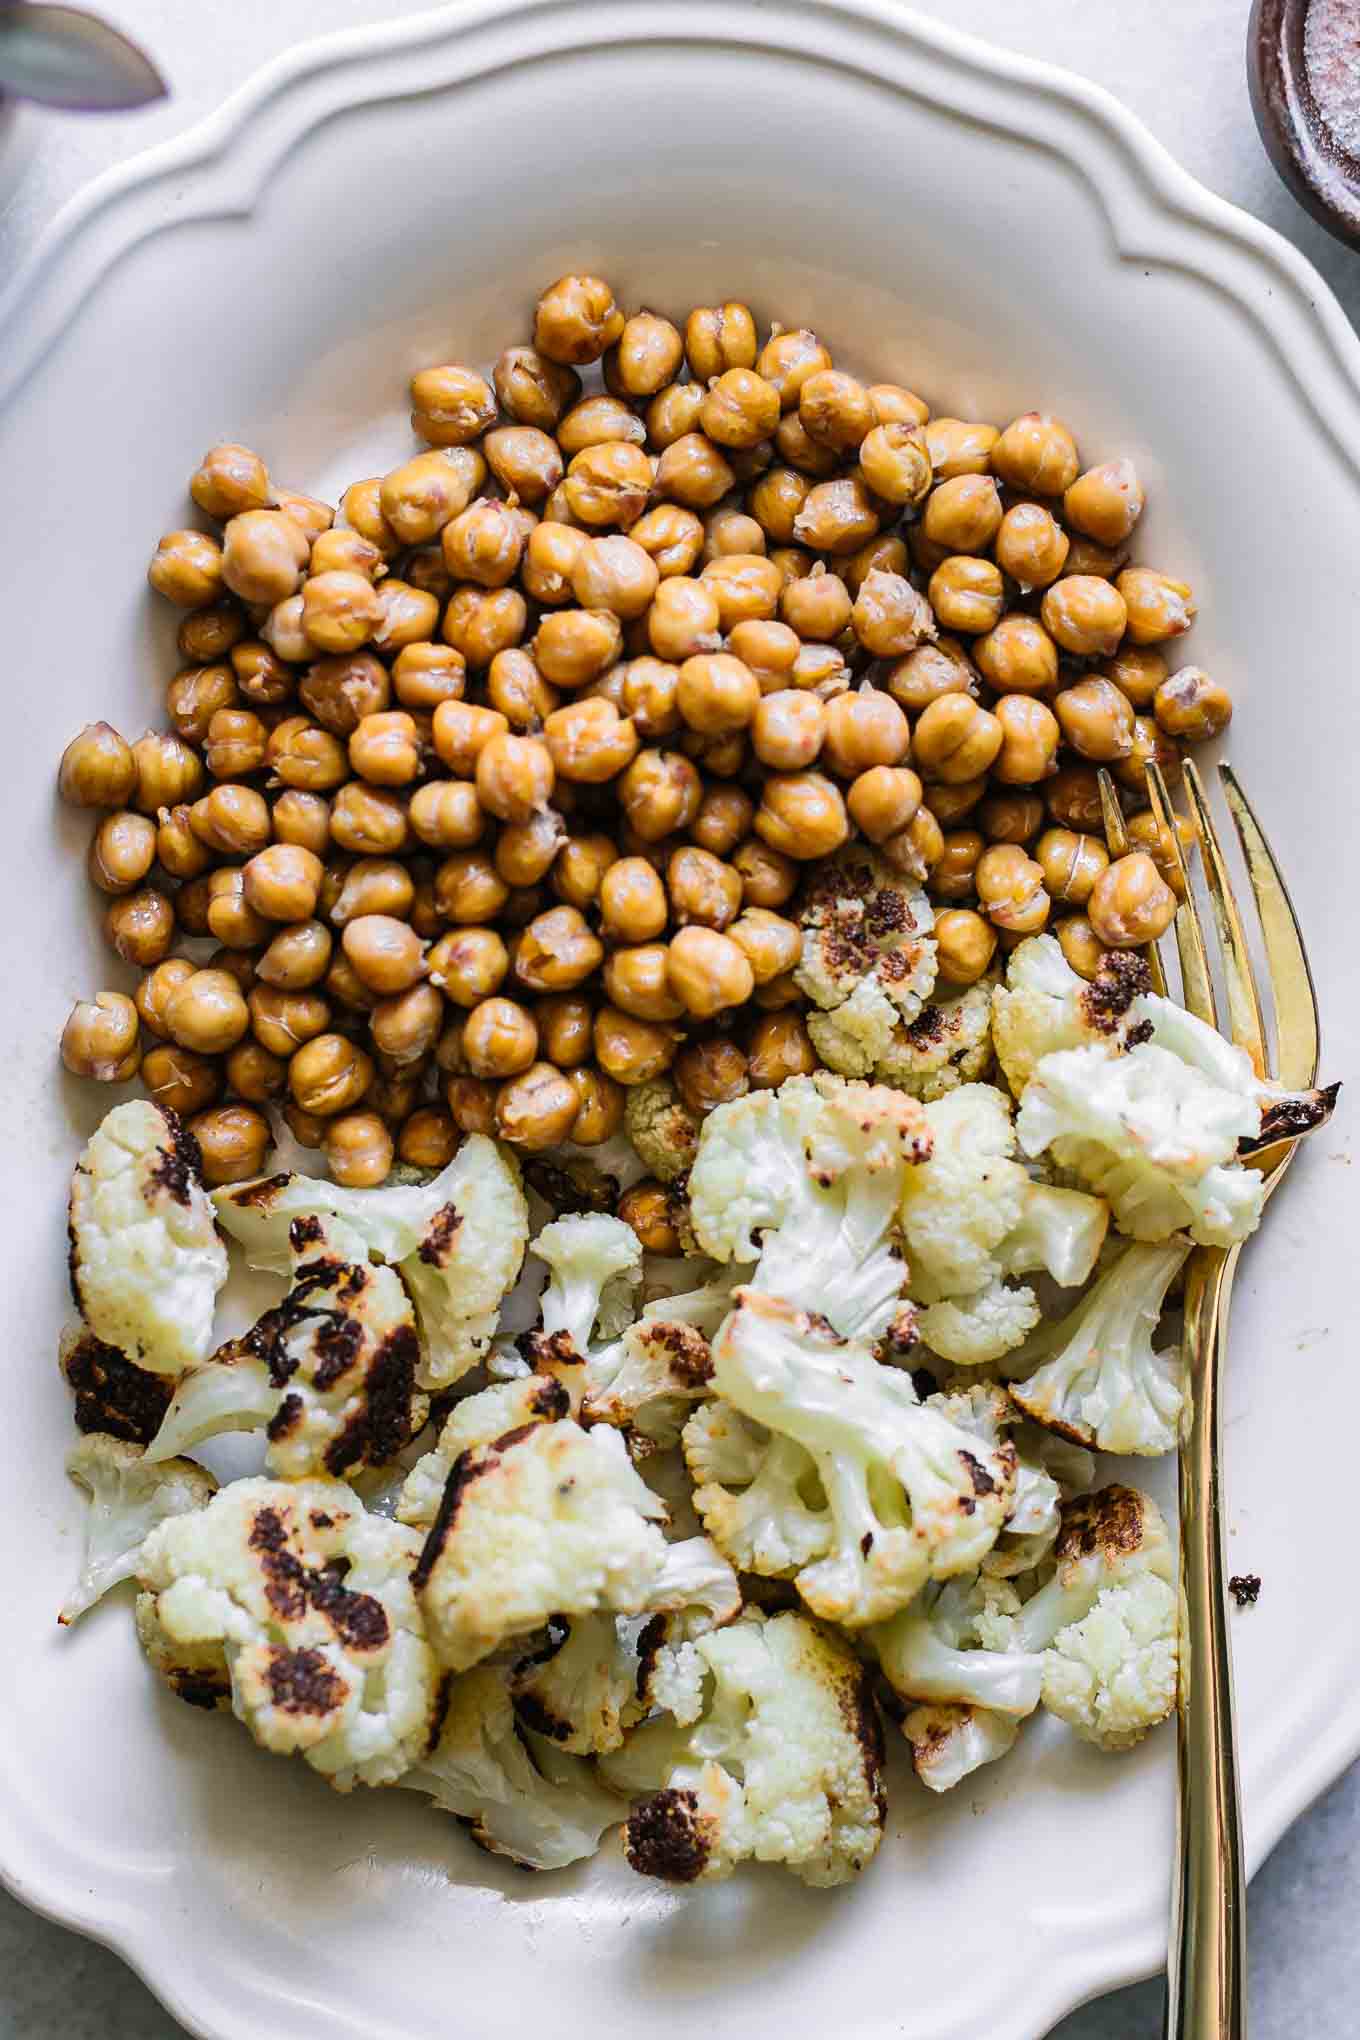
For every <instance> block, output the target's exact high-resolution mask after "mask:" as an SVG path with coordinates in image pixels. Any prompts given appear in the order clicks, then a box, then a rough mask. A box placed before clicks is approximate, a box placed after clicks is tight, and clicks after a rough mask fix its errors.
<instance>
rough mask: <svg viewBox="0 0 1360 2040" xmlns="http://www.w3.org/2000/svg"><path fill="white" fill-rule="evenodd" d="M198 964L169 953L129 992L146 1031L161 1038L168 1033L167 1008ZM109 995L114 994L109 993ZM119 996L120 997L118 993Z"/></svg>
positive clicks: (184, 957)
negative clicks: (134, 989)
mask: <svg viewBox="0 0 1360 2040" xmlns="http://www.w3.org/2000/svg"><path fill="white" fill-rule="evenodd" d="M196 969H197V965H195V964H192V963H190V961H189V959H188V957H186V956H168V957H167V958H166V959H165V962H164V963H158V964H157V965H156V967H155V969H154V970H150V971H148V972H147V974H146V976H145V977H144V978H143V979H142V981H141V983H140V984H139V985H138V987H137V989H136V991H135V992H134V993H133V995H132V1000H133V1004H134V1005H135V1006H136V1008H137V1012H138V1015H139V1017H140V1019H141V1023H142V1025H143V1027H145V1028H146V1030H147V1032H148V1033H149V1034H154V1035H156V1036H157V1038H158V1039H160V1040H164V1039H165V1038H166V1036H167V1035H168V1034H169V1032H170V1027H169V1023H168V1022H167V1020H166V1017H165V1015H166V1008H167V1007H168V1006H169V1004H170V1001H171V999H172V998H173V997H174V995H175V993H176V992H177V991H178V990H179V988H180V986H181V985H183V984H184V983H186V982H187V980H188V979H189V978H191V977H192V976H193V975H194V972H195V970H196ZM110 996H113V995H112V994H111V995H110ZM118 996H121V994H119V995H118Z"/></svg>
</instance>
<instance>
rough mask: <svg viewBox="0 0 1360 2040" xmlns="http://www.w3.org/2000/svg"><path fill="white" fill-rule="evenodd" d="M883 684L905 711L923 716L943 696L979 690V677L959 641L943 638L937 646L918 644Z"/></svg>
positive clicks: (893, 667)
mask: <svg viewBox="0 0 1360 2040" xmlns="http://www.w3.org/2000/svg"><path fill="white" fill-rule="evenodd" d="M883 684H884V686H885V687H886V688H887V690H888V692H889V694H891V696H892V698H893V700H894V701H896V702H897V703H898V704H899V705H900V706H901V707H902V708H905V709H909V710H910V711H911V713H912V714H913V715H919V714H920V712H921V710H922V709H924V708H928V707H929V706H930V704H931V702H932V701H935V700H938V698H939V697H940V695H942V694H967V693H970V692H972V691H975V689H976V687H977V674H976V673H975V672H974V670H973V667H972V664H971V662H970V660H969V658H968V655H967V653H966V652H965V651H964V649H963V646H962V645H961V644H960V643H959V641H958V639H957V638H952V637H942V638H940V639H938V640H937V641H936V642H935V643H934V644H922V645H918V646H917V647H916V649H915V651H913V652H908V653H907V655H906V657H905V658H904V659H899V660H898V661H897V662H896V664H895V665H893V666H892V667H891V668H890V669H889V671H888V673H887V675H886V677H885V679H884V683H883Z"/></svg>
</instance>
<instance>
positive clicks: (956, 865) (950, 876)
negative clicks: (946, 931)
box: [930, 829, 987, 900]
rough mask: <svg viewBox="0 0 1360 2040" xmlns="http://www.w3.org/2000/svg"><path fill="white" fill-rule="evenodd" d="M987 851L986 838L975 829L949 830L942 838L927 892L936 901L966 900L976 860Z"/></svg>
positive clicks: (971, 885)
mask: <svg viewBox="0 0 1360 2040" xmlns="http://www.w3.org/2000/svg"><path fill="white" fill-rule="evenodd" d="M986 848H987V843H986V838H985V837H984V836H982V835H981V834H980V833H979V831H978V830H976V829H951V830H949V831H948V832H947V833H946V835H945V838H944V849H943V851H942V852H941V855H940V861H939V863H938V864H937V865H936V866H935V870H934V872H933V874H932V876H931V881H930V889H931V892H932V893H933V894H934V895H935V897H936V898H937V899H943V900H966V899H967V898H968V896H969V894H970V893H971V892H972V890H973V874H974V872H975V871H976V869H977V863H978V859H979V858H980V857H981V855H982V853H983V851H984V850H985V849H986Z"/></svg>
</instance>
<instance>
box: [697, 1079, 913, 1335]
mask: <svg viewBox="0 0 1360 2040" xmlns="http://www.w3.org/2000/svg"><path fill="white" fill-rule="evenodd" d="M929 1152H930V1140H929V1133H928V1129H927V1125H926V1120H925V1115H924V1108H923V1107H922V1106H920V1105H918V1104H917V1102H916V1100H915V1099H914V1098H908V1097H906V1096H904V1094H903V1093H902V1092H900V1091H893V1090H889V1089H888V1088H887V1087H886V1086H885V1085H882V1084H853V1083H849V1082H847V1081H846V1079H845V1078H843V1077H835V1076H831V1075H828V1074H827V1073H825V1072H822V1073H819V1074H818V1075H817V1076H815V1077H791V1078H790V1079H789V1080H788V1082H787V1083H784V1084H781V1085H780V1086H779V1089H778V1090H777V1091H755V1092H752V1093H750V1094H749V1095H748V1096H746V1097H744V1098H737V1099H734V1100H733V1101H732V1102H731V1104H728V1105H720V1106H718V1108H717V1109H716V1111H713V1112H711V1113H710V1114H709V1116H708V1118H707V1119H706V1120H705V1121H704V1129H703V1133H702V1134H701V1136H700V1140H699V1153H698V1155H697V1157H696V1159H695V1163H694V1167H693V1169H692V1170H691V1171H690V1179H689V1188H690V1203H691V1209H692V1211H693V1215H694V1226H695V1231H696V1233H697V1234H698V1237H699V1244H700V1245H701V1246H702V1248H703V1250H704V1252H705V1253H707V1254H711V1255H712V1256H713V1258H714V1259H715V1260H718V1261H733V1260H736V1261H754V1260H758V1262H759V1265H758V1267H757V1269H756V1272H755V1275H754V1276H753V1277H752V1281H753V1284H754V1285H755V1286H756V1287H757V1288H759V1289H761V1290H763V1291H765V1292H767V1293H768V1294H770V1295H773V1296H780V1297H783V1298H784V1299H785V1300H786V1301H787V1302H789V1303H792V1304H795V1305H797V1306H798V1307H799V1308H801V1309H805V1310H815V1311H820V1312H822V1313H824V1314H825V1315H826V1316H827V1317H828V1318H829V1319H830V1320H831V1322H832V1324H833V1325H835V1327H836V1329H837V1330H838V1331H842V1332H845V1333H846V1334H847V1335H848V1336H853V1337H859V1338H869V1339H876V1338H880V1337H882V1336H884V1334H886V1333H887V1332H888V1331H889V1329H890V1327H891V1325H892V1323H893V1320H894V1318H895V1317H896V1316H897V1314H898V1312H899V1311H900V1309H901V1302H902V1285H903V1281H904V1279H905V1274H906V1270H905V1268H904V1267H903V1264H902V1259H901V1252H900V1248H899V1246H898V1228H897V1208H898V1205H899V1203H900V1201H901V1197H902V1193H903V1187H904V1179H905V1178H906V1176H907V1175H909V1174H910V1173H911V1171H912V1170H913V1169H914V1168H915V1167H916V1166H918V1165H919V1164H920V1163H921V1162H922V1161H924V1160H925V1158H926V1157H927V1155H928V1154H929Z"/></svg>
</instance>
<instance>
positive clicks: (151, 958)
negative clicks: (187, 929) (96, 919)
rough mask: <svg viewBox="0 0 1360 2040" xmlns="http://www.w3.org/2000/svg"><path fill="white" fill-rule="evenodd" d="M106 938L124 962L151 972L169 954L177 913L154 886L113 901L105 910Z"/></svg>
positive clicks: (126, 894)
mask: <svg viewBox="0 0 1360 2040" xmlns="http://www.w3.org/2000/svg"><path fill="white" fill-rule="evenodd" d="M104 939H105V940H106V941H107V943H108V945H109V947H110V949H112V950H113V951H114V952H115V953H116V954H117V955H118V956H121V957H122V959H123V961H124V963H135V964H140V965H141V967H142V968H143V969H149V968H150V966H151V965H152V964H153V963H159V962H160V960H161V958H162V957H163V956H166V955H168V954H169V951H170V945H171V943H172V942H173V941H174V939H175V910H174V907H173V906H172V905H171V903H170V901H169V899H168V898H167V897H166V895H165V894H164V893H163V892H160V891H158V890H157V888H156V887H155V886H151V885H145V886H142V887H140V888H139V889H138V890H137V891H136V892H130V893H125V894H123V896H122V897H121V898H119V899H114V900H110V902H109V904H108V906H107V907H106V908H105V910H104Z"/></svg>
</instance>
